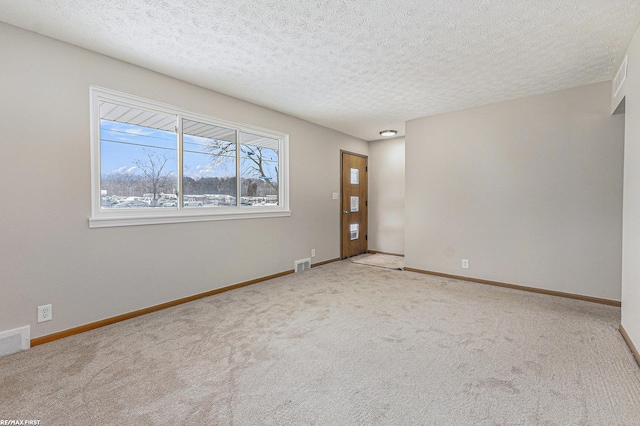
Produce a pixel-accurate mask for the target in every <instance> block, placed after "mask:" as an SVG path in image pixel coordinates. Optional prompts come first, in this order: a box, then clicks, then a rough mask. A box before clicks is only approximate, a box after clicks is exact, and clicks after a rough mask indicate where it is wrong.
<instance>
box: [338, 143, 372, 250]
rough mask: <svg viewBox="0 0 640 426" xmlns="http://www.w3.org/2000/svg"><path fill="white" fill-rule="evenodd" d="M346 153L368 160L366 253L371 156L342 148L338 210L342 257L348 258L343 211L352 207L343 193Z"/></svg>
mask: <svg viewBox="0 0 640 426" xmlns="http://www.w3.org/2000/svg"><path fill="white" fill-rule="evenodd" d="M344 154H348V155H353V156H356V157H361V158H364V159H365V160H366V166H365V167H366V173H365V176H366V178H367V192H366V194H367V197H366V198H367V199H366V200H365V203H366V207H367V227H366V229H367V233H366V234H365V253H366V252H368V251H369V235H368V233H369V156H368V155H364V154H360V153H357V152H352V151H346V150H344V149H341V150H340V211H339V212H338V214H339V215H340V259H341V260H342V259H346V256H345V253H344V247H343V244H342V243H343V241H344V240H343V239H344V238H345V235H344V222H343V221H345V220H346V215H344V214H342V212H343V211H344V210H349V209H350V208H351V206H345V205H344V194H343V190H344V188H343V184H344V180H343V179H344V176H343V170H344Z"/></svg>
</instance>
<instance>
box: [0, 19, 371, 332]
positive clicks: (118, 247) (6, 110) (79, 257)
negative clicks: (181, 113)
mask: <svg viewBox="0 0 640 426" xmlns="http://www.w3.org/2000/svg"><path fill="white" fill-rule="evenodd" d="M0 39H1V40H2V47H1V49H2V50H1V54H2V58H3V61H2V63H3V65H2V66H1V67H0V87H1V88H2V90H1V91H0V123H1V124H2V129H3V132H2V136H1V137H2V144H1V145H0V162H1V167H0V177H1V179H2V182H3V190H2V193H3V204H4V206H5V208H4V209H3V213H2V221H1V222H0V223H1V224H0V227H1V230H2V238H1V239H0V245H1V246H0V247H1V256H0V270H1V271H2V278H0V294H1V297H0V304H1V309H0V330H7V329H12V328H16V327H19V326H24V325H29V324H30V325H31V327H32V328H31V335H32V337H39V336H43V335H47V334H51V333H54V332H58V331H61V330H65V329H68V328H72V327H75V326H79V325H82V324H86V323H90V322H93V321H98V320H101V319H104V318H109V317H112V316H115V315H119V314H123V313H126V312H131V311H135V310H138V309H142V308H145V307H149V306H153V305H156V304H160V303H163V302H167V301H171V300H175V299H179V298H181V297H185V296H189V295H193V294H197V293H201V292H205V291H208V290H212V289H215V288H221V287H225V286H228V285H232V284H235V283H239V282H243V281H246V280H250V279H254V278H258V277H263V276H267V275H270V274H274V273H278V272H282V271H287V270H291V269H293V262H294V260H297V259H302V258H307V257H310V254H311V249H312V248H315V249H316V254H317V256H316V257H315V258H314V259H312V260H313V263H317V262H321V261H324V260H330V259H336V258H338V257H339V256H340V241H339V237H340V206H339V200H333V199H332V193H333V192H339V190H340V150H341V149H344V150H348V151H352V152H357V153H361V154H364V155H367V154H368V145H367V143H366V142H365V141H362V140H359V139H356V138H353V137H350V136H347V135H344V134H341V133H339V132H336V131H333V130H329V129H327V128H324V127H321V126H318V125H315V124H311V123H309V122H306V121H303V120H300V119H297V118H294V117H291V116H287V115H284V114H281V113H278V112H275V111H273V110H269V109H266V108H263V107H259V106H256V105H253V104H250V103H247V102H243V101H241V100H238V99H234V98H231V97H228V96H224V95H221V94H218V93H215V92H212V91H209V90H205V89H203V88H200V87H197V86H194V85H190V84H187V83H185V82H182V81H179V80H176V79H173V78H169V77H167V76H163V75H160V74H157V73H154V72H151V71H149V70H146V69H143V68H140V67H136V66H133V65H131V64H128V63H124V62H121V61H118V60H115V59H112V58H108V57H105V56H102V55H99V54H96V53H93V52H90V51H87V50H84V49H81V48H78V47H75V46H71V45H68V44H65V43H62V42H59V41H56V40H52V39H49V38H46V37H43V36H40V35H37V34H35V33H31V32H28V31H24V30H21V29H18V28H15V27H12V26H9V25H6V24H2V23H0ZM90 85H96V86H102V87H106V88H109V89H113V90H118V91H122V92H126V93H130V94H133V95H137V96H141V97H145V98H148V99H152V100H156V101H160V102H164V103H168V104H171V105H175V106H177V107H180V108H183V109H186V110H189V111H193V112H196V113H201V114H206V115H210V116H214V117H218V118H222V119H226V120H230V121H234V122H238V123H247V124H252V125H256V126H260V127H264V128H267V129H272V130H276V131H281V132H285V133H288V134H289V135H290V139H289V142H290V200H291V201H290V207H291V210H292V215H291V217H285V218H269V219H245V220H231V221H212V222H199V223H182V224H168V225H149V226H131V227H116V228H101V229H89V227H88V218H89V216H90V212H91V200H90V161H91V158H90V141H89V86H90ZM49 303H51V304H53V320H52V321H49V322H44V323H41V324H38V323H37V322H36V308H37V306H38V305H43V304H49Z"/></svg>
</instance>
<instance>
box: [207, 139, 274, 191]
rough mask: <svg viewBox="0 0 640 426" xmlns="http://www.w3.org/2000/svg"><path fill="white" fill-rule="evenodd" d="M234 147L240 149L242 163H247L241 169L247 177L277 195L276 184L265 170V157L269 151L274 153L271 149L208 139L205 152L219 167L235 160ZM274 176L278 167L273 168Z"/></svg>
mask: <svg viewBox="0 0 640 426" xmlns="http://www.w3.org/2000/svg"><path fill="white" fill-rule="evenodd" d="M236 146H239V147H240V153H241V154H244V155H241V157H242V158H243V161H246V162H248V167H246V168H243V169H244V170H245V171H246V173H247V176H251V177H255V178H258V179H261V180H263V181H264V182H266V183H267V184H268V185H269V186H270V187H271V189H272V190H273V191H274V193H275V194H278V183H277V182H272V181H271V178H270V177H269V175H268V173H267V170H266V162H267V158H265V155H267V153H268V152H269V151H274V150H273V149H271V148H266V147H261V146H252V145H245V144H236V142H230V141H225V140H220V139H210V140H209V141H208V142H207V144H206V146H205V150H206V151H207V152H208V153H209V154H211V156H212V157H213V158H214V164H215V165H220V164H223V163H224V162H226V161H232V160H233V159H235V151H236ZM275 172H276V175H277V174H278V167H277V166H276V167H275Z"/></svg>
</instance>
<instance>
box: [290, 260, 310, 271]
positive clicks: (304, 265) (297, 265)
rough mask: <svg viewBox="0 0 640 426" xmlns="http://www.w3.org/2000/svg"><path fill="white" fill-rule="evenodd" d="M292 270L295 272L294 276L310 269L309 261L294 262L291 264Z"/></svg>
mask: <svg viewBox="0 0 640 426" xmlns="http://www.w3.org/2000/svg"><path fill="white" fill-rule="evenodd" d="M293 269H294V270H295V272H296V274H297V273H298V272H302V271H306V270H308V269H311V259H302V260H296V261H295V262H293Z"/></svg>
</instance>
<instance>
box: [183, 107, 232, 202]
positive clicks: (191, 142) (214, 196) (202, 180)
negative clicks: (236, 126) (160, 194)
mask: <svg viewBox="0 0 640 426" xmlns="http://www.w3.org/2000/svg"><path fill="white" fill-rule="evenodd" d="M182 133H183V139H182V142H183V164H184V169H183V170H184V172H183V173H184V174H183V177H182V185H183V189H182V193H183V194H184V206H185V207H217V206H235V205H236V198H237V183H236V182H237V181H236V131H235V130H232V129H226V128H224V127H220V126H214V125H212V124H206V123H200V122H197V121H192V120H187V119H184V120H182Z"/></svg>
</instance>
